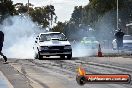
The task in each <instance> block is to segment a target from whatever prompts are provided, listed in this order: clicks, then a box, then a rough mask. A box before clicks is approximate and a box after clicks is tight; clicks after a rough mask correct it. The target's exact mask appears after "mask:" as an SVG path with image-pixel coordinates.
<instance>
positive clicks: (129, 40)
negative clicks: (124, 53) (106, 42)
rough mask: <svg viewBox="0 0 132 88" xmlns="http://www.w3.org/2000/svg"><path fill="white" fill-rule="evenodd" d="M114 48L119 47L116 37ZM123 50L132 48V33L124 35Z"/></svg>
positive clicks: (113, 42)
mask: <svg viewBox="0 0 132 88" xmlns="http://www.w3.org/2000/svg"><path fill="white" fill-rule="evenodd" d="M112 46H113V49H114V50H116V49H117V42H116V39H114V40H113V41H112ZM123 50H132V36H131V35H124V37H123Z"/></svg>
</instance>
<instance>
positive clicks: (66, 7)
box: [12, 0, 89, 22]
mask: <svg viewBox="0 0 132 88" xmlns="http://www.w3.org/2000/svg"><path fill="white" fill-rule="evenodd" d="M12 1H13V3H14V4H15V3H24V4H25V3H27V2H28V0H12ZM29 2H30V3H32V4H33V5H34V6H35V7H37V6H46V5H50V4H52V5H54V6H55V13H56V15H57V17H58V21H61V22H65V21H68V20H69V19H70V17H71V14H72V12H73V10H74V6H80V5H82V6H85V5H87V4H88V3H89V0H30V1H29Z"/></svg>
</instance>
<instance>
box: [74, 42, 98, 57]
mask: <svg viewBox="0 0 132 88" xmlns="http://www.w3.org/2000/svg"><path fill="white" fill-rule="evenodd" d="M91 48H92V47H91ZM91 48H88V47H86V46H83V45H82V44H80V43H77V44H74V45H73V46H72V49H73V50H72V51H73V54H72V56H73V57H85V56H93V55H96V53H97V48H96V49H91Z"/></svg>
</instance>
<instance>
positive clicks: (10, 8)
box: [0, 0, 16, 23]
mask: <svg viewBox="0 0 132 88" xmlns="http://www.w3.org/2000/svg"><path fill="white" fill-rule="evenodd" d="M15 13H16V10H15V7H14V5H13V2H12V1H11V0H0V23H1V22H2V21H3V20H4V18H6V17H7V16H10V15H11V16H12V15H14V14H15Z"/></svg>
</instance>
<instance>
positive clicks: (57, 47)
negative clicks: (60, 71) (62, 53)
mask: <svg viewBox="0 0 132 88" xmlns="http://www.w3.org/2000/svg"><path fill="white" fill-rule="evenodd" d="M49 49H59V50H63V49H64V46H49Z"/></svg>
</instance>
